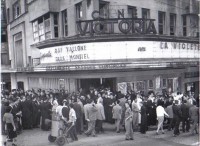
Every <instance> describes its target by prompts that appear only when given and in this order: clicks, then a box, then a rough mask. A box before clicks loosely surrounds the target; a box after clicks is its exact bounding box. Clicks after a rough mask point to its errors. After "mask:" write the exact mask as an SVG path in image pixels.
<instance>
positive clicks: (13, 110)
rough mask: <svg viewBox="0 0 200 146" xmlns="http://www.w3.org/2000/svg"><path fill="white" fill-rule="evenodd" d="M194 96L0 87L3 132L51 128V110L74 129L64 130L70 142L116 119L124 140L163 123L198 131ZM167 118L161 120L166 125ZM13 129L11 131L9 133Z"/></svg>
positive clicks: (162, 126)
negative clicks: (4, 88) (123, 132)
mask: <svg viewBox="0 0 200 146" xmlns="http://www.w3.org/2000/svg"><path fill="white" fill-rule="evenodd" d="M198 107H199V97H197V98H195V96H194V95H193V94H192V95H190V96H189V95H187V94H184V95H183V94H181V93H177V94H176V95H173V96H172V95H168V94H166V93H163V94H162V95H156V94H155V93H154V92H153V91H149V92H148V95H146V96H145V95H143V94H142V93H141V92H137V93H136V92H133V91H128V92H127V94H126V95H124V94H122V93H121V92H116V93H114V92H111V90H110V88H102V89H95V88H90V89H89V91H88V92H86V91H84V90H82V89H80V90H79V91H77V92H73V93H69V92H68V91H67V90H52V89H49V90H41V89H37V90H34V89H32V90H28V91H23V90H21V89H13V90H12V91H11V92H9V91H6V90H3V91H2V93H1V119H2V121H1V122H2V124H1V125H2V134H6V133H7V134H8V139H10V140H13V139H14V138H16V136H17V135H16V134H20V133H21V132H22V131H23V130H25V129H32V128H41V129H42V130H47V131H48V130H50V129H51V124H50V123H51V120H52V112H53V111H55V112H56V113H57V114H58V115H59V116H60V118H61V119H63V120H65V121H66V122H67V123H69V124H70V125H71V126H72V127H73V128H71V130H70V131H69V135H70V137H71V139H72V141H76V140H78V136H77V134H83V133H84V134H85V135H87V136H90V135H91V136H94V137H95V136H96V134H98V133H104V128H103V123H104V122H108V123H111V124H115V127H116V129H115V130H116V133H120V131H121V130H125V139H126V140H133V139H134V136H133V135H134V134H133V133H134V131H140V132H141V133H142V134H145V133H146V131H147V130H148V127H149V126H151V125H157V131H156V134H159V131H160V130H161V132H162V134H164V130H163V129H165V128H168V130H169V131H171V130H172V129H173V135H174V136H178V135H179V134H180V123H182V128H181V129H182V131H183V132H189V131H190V133H191V134H193V135H194V134H195V133H198V130H197V126H198V120H199V113H198V112H199V110H198ZM165 123H166V124H165ZM13 131H14V133H13Z"/></svg>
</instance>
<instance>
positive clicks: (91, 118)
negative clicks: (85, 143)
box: [85, 99, 97, 137]
mask: <svg viewBox="0 0 200 146" xmlns="http://www.w3.org/2000/svg"><path fill="white" fill-rule="evenodd" d="M88 102H89V105H88V106H87V108H86V111H85V112H86V113H85V116H86V117H85V118H86V120H87V122H88V130H87V131H86V132H85V134H86V135H87V136H89V135H92V136H93V137H95V136H96V134H95V123H96V119H97V107H96V105H95V103H94V100H92V99H90V100H89V101H88Z"/></svg>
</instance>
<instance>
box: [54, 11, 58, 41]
mask: <svg viewBox="0 0 200 146" xmlns="http://www.w3.org/2000/svg"><path fill="white" fill-rule="evenodd" d="M53 22H54V37H55V38H57V37H58V14H57V13H55V14H53Z"/></svg>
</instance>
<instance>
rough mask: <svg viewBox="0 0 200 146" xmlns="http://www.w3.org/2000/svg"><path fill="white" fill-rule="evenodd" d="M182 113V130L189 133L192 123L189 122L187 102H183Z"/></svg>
mask: <svg viewBox="0 0 200 146" xmlns="http://www.w3.org/2000/svg"><path fill="white" fill-rule="evenodd" d="M181 113H182V130H183V132H185V130H186V132H189V129H190V121H189V106H188V105H187V101H186V100H183V102H182V104H181Z"/></svg>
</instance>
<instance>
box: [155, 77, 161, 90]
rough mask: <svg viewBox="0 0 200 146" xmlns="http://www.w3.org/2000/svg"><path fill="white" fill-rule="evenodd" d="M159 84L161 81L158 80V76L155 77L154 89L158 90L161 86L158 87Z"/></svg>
mask: <svg viewBox="0 0 200 146" xmlns="http://www.w3.org/2000/svg"><path fill="white" fill-rule="evenodd" d="M160 82H161V80H160V76H157V77H156V89H159V88H160V87H161V86H160Z"/></svg>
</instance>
